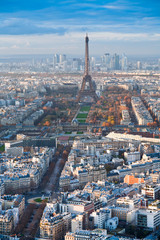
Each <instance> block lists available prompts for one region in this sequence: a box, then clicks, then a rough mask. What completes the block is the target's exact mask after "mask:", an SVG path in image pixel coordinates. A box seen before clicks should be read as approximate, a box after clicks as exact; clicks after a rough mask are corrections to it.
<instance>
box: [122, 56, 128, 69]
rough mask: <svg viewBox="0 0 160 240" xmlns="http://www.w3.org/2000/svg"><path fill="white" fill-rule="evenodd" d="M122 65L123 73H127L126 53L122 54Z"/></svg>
mask: <svg viewBox="0 0 160 240" xmlns="http://www.w3.org/2000/svg"><path fill="white" fill-rule="evenodd" d="M121 65H122V71H127V56H126V55H125V54H124V53H123V54H122V60H121Z"/></svg>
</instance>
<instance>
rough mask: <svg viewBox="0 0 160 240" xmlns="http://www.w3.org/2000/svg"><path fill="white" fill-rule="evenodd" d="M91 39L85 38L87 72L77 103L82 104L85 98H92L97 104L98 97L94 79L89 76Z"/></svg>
mask: <svg viewBox="0 0 160 240" xmlns="http://www.w3.org/2000/svg"><path fill="white" fill-rule="evenodd" d="M88 42H89V38H88V36H87V35H86V37H85V72H84V76H83V80H82V85H81V89H80V91H79V93H78V97H77V102H80V101H81V100H82V99H84V97H88V96H89V97H91V98H92V99H93V100H94V102H97V100H98V96H97V94H96V92H95V89H94V87H93V82H92V78H91V76H90V75H89V47H88Z"/></svg>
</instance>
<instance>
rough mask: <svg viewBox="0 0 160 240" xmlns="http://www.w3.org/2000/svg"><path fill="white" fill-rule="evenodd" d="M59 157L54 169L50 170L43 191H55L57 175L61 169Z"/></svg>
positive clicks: (57, 181)
mask: <svg viewBox="0 0 160 240" xmlns="http://www.w3.org/2000/svg"><path fill="white" fill-rule="evenodd" d="M61 160H62V159H61V158H59V159H58V160H57V162H56V165H55V167H54V170H53V172H52V175H51V177H50V180H49V182H48V183H47V185H46V187H45V190H44V192H45V193H47V194H50V193H52V192H53V191H57V189H58V183H59V177H60V173H61V171H62V169H63V166H62V164H61Z"/></svg>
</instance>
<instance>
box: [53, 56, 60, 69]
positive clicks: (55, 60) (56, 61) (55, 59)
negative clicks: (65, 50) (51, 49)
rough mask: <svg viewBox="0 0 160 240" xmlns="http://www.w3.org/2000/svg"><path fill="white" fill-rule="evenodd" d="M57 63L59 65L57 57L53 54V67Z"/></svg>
mask: <svg viewBox="0 0 160 240" xmlns="http://www.w3.org/2000/svg"><path fill="white" fill-rule="evenodd" d="M57 63H59V55H58V54H54V56H53V66H54V67H55V66H56V64H57Z"/></svg>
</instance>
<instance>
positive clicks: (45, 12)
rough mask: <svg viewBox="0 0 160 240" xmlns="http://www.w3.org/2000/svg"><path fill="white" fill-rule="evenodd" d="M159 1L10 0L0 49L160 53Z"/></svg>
mask: <svg viewBox="0 0 160 240" xmlns="http://www.w3.org/2000/svg"><path fill="white" fill-rule="evenodd" d="M159 6H160V3H158V1H153V2H152V4H151V3H150V1H143V0H142V1H134V3H133V2H132V1H130V0H128V1H125V0H118V1H113V0H110V1H107V2H106V1H97V0H96V1H93V0H90V1H81V2H80V1H76V3H75V1H72V0H70V1H58V3H57V2H55V1H45V2H44V1H38V2H37V0H34V1H29V2H27V4H26V3H24V2H21V1H19V0H17V1H14V4H13V3H12V2H11V1H9V0H8V1H5V3H2V5H1V26H0V33H1V34H0V50H1V54H2V55H9V54H13V55H14V54H49V53H56V52H58V53H66V54H70V53H72V54H74V55H78V54H82V49H83V38H84V35H85V33H86V32H88V33H89V37H90V52H91V55H98V54H104V53H105V52H110V53H111V54H112V53H114V52H118V53H119V54H121V53H123V52H125V53H126V54H128V55H137V54H138V55H151V56H153V55H159V53H160V52H159V50H158V49H160V48H159V47H160V41H159V40H160V31H159V25H160V24H159V22H160V21H159V18H160V16H159V12H158V9H159Z"/></svg>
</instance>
